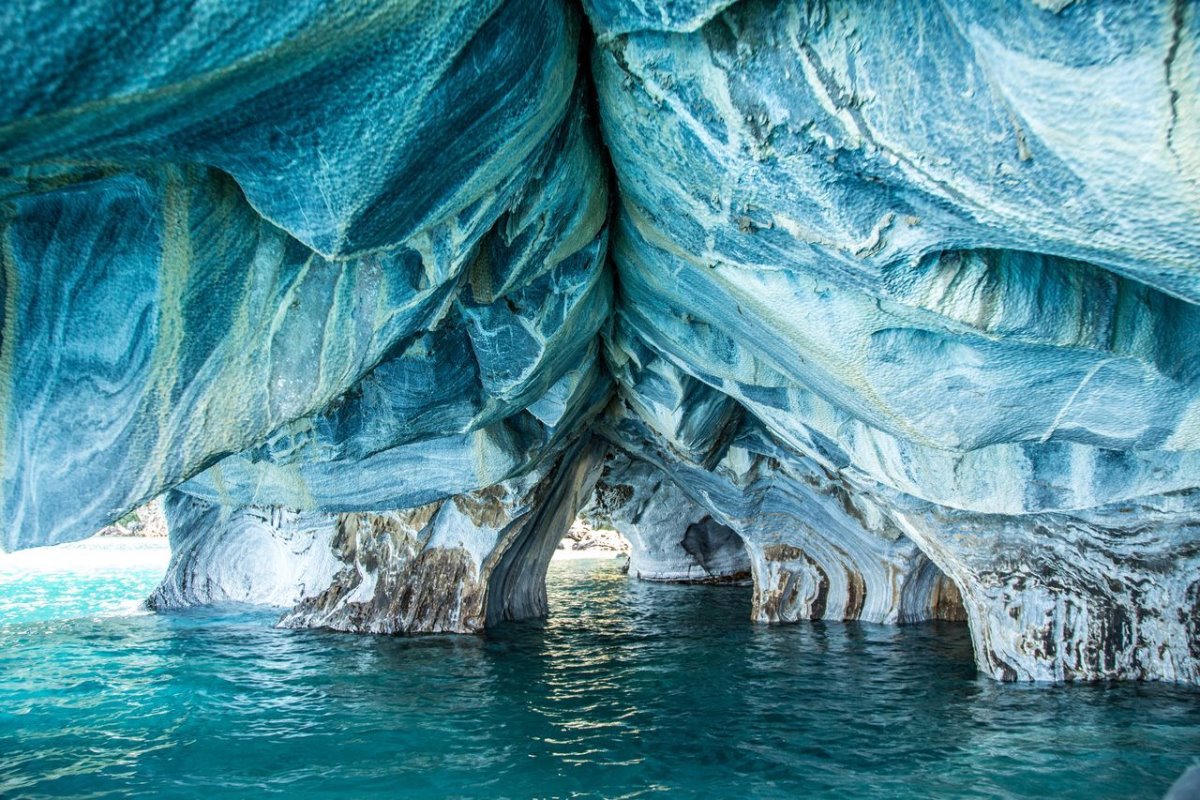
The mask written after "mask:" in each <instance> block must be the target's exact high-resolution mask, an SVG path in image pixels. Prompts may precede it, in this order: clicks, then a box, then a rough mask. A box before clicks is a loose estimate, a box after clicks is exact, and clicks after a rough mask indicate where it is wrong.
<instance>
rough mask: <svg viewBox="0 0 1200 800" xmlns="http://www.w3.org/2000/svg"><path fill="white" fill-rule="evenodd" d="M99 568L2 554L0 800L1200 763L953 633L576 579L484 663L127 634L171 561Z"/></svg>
mask: <svg viewBox="0 0 1200 800" xmlns="http://www.w3.org/2000/svg"><path fill="white" fill-rule="evenodd" d="M89 546H90V547H92V548H93V550H91V551H89V550H88V549H87V547H84V548H78V549H77V550H76V551H72V552H70V553H67V554H66V555H53V556H46V557H42V556H40V555H39V556H38V557H37V558H36V559H35V560H33V561H30V560H24V561H22V560H21V559H22V558H24V557H25V554H19V555H18V556H0V796H4V797H24V796H30V797H35V796H37V797H40V796H72V797H196V796H203V797H204V798H208V799H209V800H216V799H217V798H227V797H228V798H233V797H239V798H240V797H251V796H254V797H260V796H266V797H270V796H281V797H287V798H309V797H364V796H378V795H386V796H398V797H399V796H404V797H447V796H450V797H453V796H465V797H649V796H656V795H661V796H664V797H665V796H670V797H686V796H697V797H699V796H705V797H732V796H738V797H809V798H825V797H829V798H833V797H851V796H853V797H880V798H910V797H911V798H927V797H947V798H949V797H954V798H959V797H987V798H1018V797H1020V798H1024V797H1039V798H1041V797H1057V798H1087V799H1088V800H1094V798H1107V797H1112V798H1132V797H1148V798H1157V797H1161V795H1162V793H1163V792H1164V791H1165V789H1166V788H1167V786H1169V785H1170V783H1171V782H1172V781H1173V780H1174V779H1175V777H1176V776H1177V775H1178V774H1179V773H1181V772H1182V771H1183V770H1184V768H1186V767H1187V766H1189V765H1190V764H1192V763H1196V762H1197V761H1200V693H1197V692H1196V691H1192V690H1186V689H1181V688H1177V687H1171V686H1157V685H1122V686H1113V687H1092V686H1079V687H1070V688H1061V687H1059V688H1053V687H1037V688H1033V687H1027V686H1011V685H1009V686H1001V685H997V684H994V683H991V682H990V681H986V680H981V679H978V678H976V677H975V674H974V670H973V668H972V664H971V645H970V640H969V637H968V635H967V632H966V629H965V628H964V627H962V626H960V625H950V624H928V625H915V626H908V627H902V628H887V627H882V626H874V625H860V624H820V623H818V624H801V625H795V626H788V627H779V628H764V627H757V626H754V625H751V624H749V623H748V622H747V621H746V619H747V615H748V609H749V601H750V598H749V593H748V592H749V590H747V589H741V588H727V587H699V586H690V587H688V586H662V585H654V584H645V583H638V582H634V581H630V580H628V579H627V578H626V577H625V576H624V575H622V574H621V573H620V570H619V568H618V565H617V563H616V562H615V561H587V562H564V563H556V564H555V565H554V566H553V567H552V568H551V574H550V581H549V591H550V600H551V608H552V616H551V618H550V619H549V620H547V621H545V622H540V623H527V624H513V625H508V626H505V627H503V628H501V629H499V630H497V631H494V632H493V633H492V634H490V635H489V636H488V637H486V638H482V637H480V638H475V637H422V638H412V639H401V638H379V637H367V636H347V635H338V634H326V633H319V632H310V631H282V630H276V629H274V628H272V627H271V623H272V621H273V619H274V616H273V615H272V614H269V613H262V612H258V611H252V610H245V609H229V608H227V609H219V610H204V611H197V612H189V613H181V614H171V615H153V614H146V613H140V612H138V611H137V609H136V600H137V599H138V598H141V597H143V596H145V595H146V594H147V593H148V592H149V591H150V589H151V588H152V587H153V585H154V584H155V582H156V580H157V578H158V576H159V574H160V573H161V569H162V565H163V563H164V561H165V551H164V550H163V549H162V545H161V544H156V543H151V544H146V543H144V542H134V543H132V544H131V543H129V542H123V543H116V544H113V543H102V544H90V545H89ZM40 552H50V553H54V552H55V551H40ZM64 552H66V551H64ZM121 564H128V565H129V567H128V568H127V569H119V568H118V567H119V566H120V565H121Z"/></svg>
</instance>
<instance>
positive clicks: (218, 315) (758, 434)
mask: <svg viewBox="0 0 1200 800" xmlns="http://www.w3.org/2000/svg"><path fill="white" fill-rule="evenodd" d="M585 14H586V17H587V19H586V22H585V20H584V15H585ZM0 23H3V24H4V26H5V29H6V30H7V31H10V32H11V35H9V36H8V37H6V38H5V40H4V41H3V42H0V55H2V56H3V58H2V59H0V77H3V78H4V80H3V81H0V101H2V102H0V268H2V269H0V289H2V291H3V293H4V297H5V302H4V305H3V311H2V312H0V313H2V314H3V317H2V319H0V435H2V436H3V442H4V444H3V452H2V454H0V478H2V481H3V484H2V489H3V491H2V497H0V502H2V504H3V505H2V507H0V519H2V520H3V524H4V531H3V537H2V539H0V543H2V544H3V546H4V547H5V548H18V547H28V546H36V545H43V544H49V543H53V542H57V541H68V540H71V539H77V538H80V537H82V536H85V535H87V534H89V533H90V532H92V531H94V530H96V529H97V528H99V527H101V526H103V525H104V524H106V523H108V522H110V521H112V520H113V519H116V518H118V517H119V516H120V515H121V514H123V513H125V512H126V511H128V510H129V509H131V508H134V507H136V506H138V505H140V504H141V503H143V502H144V501H145V500H147V499H148V498H151V497H154V496H156V495H159V494H161V493H162V492H164V491H166V490H171V494H170V496H169V497H170V500H169V503H168V510H169V516H170V519H171V527H172V545H173V548H174V557H173V562H172V567H171V571H170V572H169V574H168V577H167V579H166V580H165V581H164V584H163V586H162V587H161V588H160V590H159V591H158V592H157V593H156V594H155V597H154V598H153V602H154V603H155V604H156V605H158V606H159V607H164V608H167V607H178V606H182V605H188V604H195V603H208V602H228V601H236V602H263V603H268V604H271V605H276V606H281V607H283V608H285V609H286V613H285V614H284V618H283V622H284V624H289V625H297V626H321V627H329V628H335V629H339V630H352V631H376V632H420V631H434V630H438V631H451V630H453V631H474V630H479V629H480V628H482V627H484V626H486V625H487V624H489V623H491V622H495V621H499V620H503V619H517V618H522V617H526V616H534V615H537V614H541V613H544V612H545V597H544V593H543V590H542V588H541V580H542V577H543V576H544V572H545V564H546V561H547V560H548V558H549V555H550V552H551V551H552V550H553V547H554V544H555V543H556V537H557V536H561V533H562V531H565V530H566V527H567V526H568V525H569V523H570V521H571V518H572V517H573V516H574V514H575V513H576V512H577V511H578V510H579V509H580V508H581V507H584V505H585V503H586V508H585V510H584V514H585V516H588V517H590V518H592V519H594V520H595V521H597V522H599V523H602V524H605V525H612V526H614V527H616V528H617V529H618V530H620V531H621V532H622V533H623V534H624V535H625V536H626V538H627V539H628V540H629V541H630V543H631V547H632V553H631V564H630V571H631V573H632V575H633V576H634V577H641V578H644V579H651V580H678V581H741V580H745V579H746V577H747V576H749V578H750V580H751V581H752V582H753V585H754V602H753V617H754V619H755V620H758V621H761V622H769V623H774V622H794V621H798V620H807V619H827V620H842V619H848V620H864V621H871V622H878V623H904V622H911V621H917V620H923V619H934V618H941V619H958V618H963V617H965V618H966V619H967V621H968V623H969V624H970V625H971V628H972V633H973V637H974V641H975V646H976V647H975V650H976V658H977V660H978V663H979V666H980V668H981V670H982V671H984V672H985V673H986V674H989V675H992V676H995V677H997V678H1000V679H1027V680H1072V679H1076V680H1084V679H1100V678H1144V679H1169V680H1181V681H1190V682H1200V643H1198V636H1200V633H1198V631H1197V623H1196V620H1197V619H1198V618H1200V607H1198V603H1200V570H1198V569H1197V567H1198V566H1200V564H1198V563H1197V559H1198V558H1200V556H1198V552H1200V535H1198V533H1200V509H1198V508H1197V505H1196V504H1197V498H1198V497H1200V270H1198V269H1197V266H1196V265H1197V254H1198V253H1200V105H1198V100H1197V98H1198V97H1200V91H1197V89H1198V86H1197V84H1198V83H1200V55H1198V49H1200V13H1198V12H1197V11H1196V9H1195V8H1193V7H1192V5H1191V4H1188V3H1178V2H1176V3H1172V2H1165V0H1164V1H1163V2H1152V1H1151V0H1147V2H1144V3H1132V4H1131V3H1125V2H1118V0H1080V1H1079V2H1074V3H1061V2H1035V1H1034V0H1002V1H1001V2H995V3H978V2H972V1H971V0H953V1H952V2H942V3H937V4H931V3H912V4H891V5H883V6H879V5H872V4H866V3H858V2H817V1H816V0H814V1H813V2H798V1H797V0H792V1H790V2H765V1H760V0H662V2H659V1H658V0H639V2H636V3H630V2H623V1H618V0H584V2H583V6H582V9H580V8H576V7H575V6H574V5H571V4H569V3H567V2H564V1H563V0H531V1H530V2H526V1H525V0H520V1H518V0H510V2H501V1H500V0H439V1H438V2H433V3H422V4H415V3H407V2H401V3H396V2H366V3H358V4H355V5H353V6H352V7H346V6H337V5H327V4H320V3H303V2H302V3H300V4H293V5H292V6H289V8H288V9H287V10H286V11H283V12H279V13H277V14H273V15H272V16H271V17H270V19H266V18H264V16H263V14H262V13H261V12H260V11H259V10H258V9H255V8H251V7H250V6H248V5H247V6H245V7H240V6H239V4H236V3H235V4H232V5H230V4H223V5H221V7H220V8H217V7H216V6H212V7H210V5H209V4H206V3H199V2H190V3H189V2H184V3H180V4H176V6H174V7H172V8H169V9H168V8H160V7H157V6H156V7H153V8H151V7H149V6H144V5H143V4H142V3H140V2H136V1H135V0H125V1H123V2H118V3H100V2H84V3H81V4H75V5H74V6H72V7H71V8H70V9H69V11H64V10H63V9H56V8H54V7H53V5H51V4H41V3H33V2H17V3H10V4H8V5H7V6H5V7H4V8H3V9H2V10H0ZM114 38H117V39H119V41H120V42H121V46H120V47H113V46H111V41H112V40H113V39H114ZM614 387H615V391H614ZM605 448H607V450H608V453H607V455H605V454H603V453H602V452H601V451H602V450H603V449H605ZM593 483H596V485H597V486H598V489H597V491H596V492H595V494H594V495H593V496H592V498H591V499H590V501H588V498H587V494H588V492H589V491H590V489H591V486H592V484H593Z"/></svg>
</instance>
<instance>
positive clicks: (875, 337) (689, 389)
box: [588, 0, 1200, 681]
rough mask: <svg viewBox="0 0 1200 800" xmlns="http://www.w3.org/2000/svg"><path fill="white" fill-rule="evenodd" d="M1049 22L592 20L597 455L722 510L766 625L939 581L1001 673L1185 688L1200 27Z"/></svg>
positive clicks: (1056, 18) (1042, 11)
mask: <svg viewBox="0 0 1200 800" xmlns="http://www.w3.org/2000/svg"><path fill="white" fill-rule="evenodd" d="M1057 5H1065V7H1063V8H1058V9H1057V10H1056V9H1053V8H1049V7H1045V8H1043V7H1040V6H1038V5H1036V4H1034V3H1017V2H1011V3H1001V4H991V5H988V4H979V3H968V2H961V3H945V4H938V5H937V6H927V5H924V4H915V5H892V6H882V7H876V6H871V7H869V8H868V7H867V6H866V5H864V4H854V3H764V2H753V0H744V1H743V2H737V3H720V2H712V3H703V2H696V3H678V4H676V3H661V4H659V3H644V4H638V9H637V11H636V12H635V11H631V10H629V9H628V8H627V7H626V6H625V4H617V3H609V2H605V1H604V0H595V2H590V3H589V4H588V8H589V9H590V11H591V13H592V16H593V25H594V27H595V29H596V31H597V34H598V36H599V39H600V44H599V46H598V47H597V48H596V49H595V51H594V57H593V69H594V79H595V82H596V86H597V91H598V95H599V99H600V107H601V109H602V124H603V129H604V135H605V141H606V143H607V145H608V147H609V152H610V155H611V158H612V161H613V165H614V168H615V170H616V174H617V177H618V185H619V188H620V207H619V210H618V211H617V217H616V220H615V221H614V240H613V261H614V265H615V267H616V269H617V272H618V275H619V285H620V287H621V303H620V305H619V308H618V312H617V320H616V324H615V327H614V334H613V336H612V337H611V341H610V347H609V354H610V360H611V362H612V363H613V365H614V373H615V375H616V376H617V378H618V380H619V381H620V383H621V386H622V393H623V395H624V396H625V397H626V400H627V403H628V406H629V408H630V409H631V410H632V412H633V417H635V418H636V419H640V420H641V422H640V423H637V422H636V419H635V421H634V423H630V422H628V421H626V422H623V423H620V424H618V425H617V426H615V430H616V433H615V435H613V434H612V433H611V432H610V436H611V438H613V439H614V441H617V442H619V443H620V444H621V446H623V447H626V448H627V449H629V451H630V452H631V453H633V454H635V456H638V457H647V458H657V460H658V463H660V465H661V466H662V467H663V469H665V470H666V471H667V472H668V473H669V474H671V475H672V476H673V477H674V478H675V480H676V481H677V482H678V483H679V484H680V485H686V486H688V487H690V488H689V491H690V492H691V493H692V494H695V495H697V496H701V497H705V498H707V499H708V502H709V503H710V505H712V506H713V508H714V512H716V511H717V510H718V509H724V510H725V511H724V513H725V515H726V519H725V520H723V521H726V522H727V523H729V524H732V526H733V527H734V528H735V529H737V530H739V532H740V533H741V534H742V535H743V537H744V538H745V540H746V546H747V549H748V551H749V552H750V553H751V555H752V561H753V564H754V571H755V585H756V601H755V615H756V616H757V617H758V618H760V619H794V618H816V617H827V618H828V617H834V618H841V617H848V618H852V617H858V618H862V619H878V620H887V621H892V620H899V619H914V618H920V617H922V616H924V615H932V616H936V615H938V612H935V611H934V609H935V608H943V609H944V610H943V612H941V613H945V614H947V615H953V613H955V611H954V610H952V608H951V607H956V606H957V603H956V602H955V600H956V599H957V598H955V597H954V596H953V595H952V594H951V593H950V592H943V591H941V589H940V587H942V586H945V584H946V581H947V580H952V581H953V582H954V583H955V584H957V588H958V589H960V590H961V595H962V601H963V605H964V607H965V611H966V613H967V615H968V616H969V620H970V623H971V625H972V629H973V631H974V634H975V642H976V651H977V658H978V660H979V663H980V666H981V668H982V669H983V670H985V671H986V672H988V673H989V674H992V675H995V676H996V677H1000V678H1010V679H1011V678H1023V679H1080V678H1083V679H1087V678H1105V677H1126V678H1129V677H1137V678H1166V679H1183V680H1193V681H1194V680H1195V675H1196V667H1197V661H1196V654H1197V652H1198V648H1197V646H1196V639H1195V623H1194V620H1195V618H1196V605H1195V602H1196V597H1197V594H1198V591H1200V584H1198V583H1197V581H1198V580H1200V574H1198V573H1197V571H1196V569H1195V565H1194V564H1195V562H1194V559H1195V551H1196V529H1195V527H1194V522H1195V520H1196V519H1197V518H1196V516H1195V515H1194V513H1193V511H1192V506H1193V504H1194V501H1192V500H1191V499H1190V498H1191V496H1192V493H1193V492H1194V490H1195V489H1196V487H1197V485H1200V460H1198V459H1200V451H1198V449H1197V448H1198V447H1200V438H1198V434H1200V426H1198V422H1200V417H1197V413H1198V412H1200V402H1198V401H1200V367H1198V366H1197V365H1198V364H1200V362H1198V361H1197V359H1196V355H1197V354H1200V316H1198V310H1197V307H1196V305H1195V303H1196V301H1197V300H1200V271H1197V269H1196V253H1197V252H1200V227H1197V221H1198V219H1197V218H1198V216H1200V128H1198V127H1197V126H1198V124H1200V116H1198V115H1197V106H1196V97H1197V96H1198V93H1197V91H1196V89H1197V81H1198V78H1200V75H1198V72H1197V60H1196V53H1197V46H1198V44H1197V42H1198V40H1200V37H1198V35H1197V34H1198V30H1200V15H1197V14H1196V13H1195V11H1194V10H1193V9H1191V8H1190V7H1185V6H1186V4H1184V5H1180V4H1169V3H1157V4H1152V3H1147V4H1134V5H1127V4H1116V3H1103V2H1087V3H1076V4H1057ZM731 405H732V406H736V410H731ZM739 413H740V414H741V415H742V417H743V418H747V419H748V418H753V420H754V423H753V426H751V425H749V424H748V423H746V422H742V423H740V427H738V428H736V430H737V431H738V432H737V434H736V435H735V436H734V439H733V444H726V443H725V442H727V441H728V438H729V437H728V436H725V437H722V436H721V435H719V434H716V433H714V430H715V429H716V428H717V427H720V420H732V419H734V418H735V417H737V416H738V414H739ZM689 415H690V416H691V417H692V418H693V420H695V421H691V422H690V421H689V420H688V419H687V417H688V416H689ZM639 424H640V425H641V427H643V428H646V429H649V435H641V434H631V433H630V431H631V430H634V429H636V428H637V427H638V425H639ZM731 424H732V423H731ZM751 428H752V429H753V433H752V436H753V442H754V444H753V445H752V446H746V445H745V444H744V442H745V441H746V437H747V436H748V435H750V434H749V431H750V430H751ZM696 430H704V431H707V432H708V433H709V434H710V438H708V439H702V438H698V437H697V436H696V435H695V431H696ZM725 430H726V431H728V430H731V428H730V427H728V426H726V427H725ZM722 448H725V449H722ZM664 454H665V455H664ZM764 458H769V459H770V463H768V464H757V463H756V460H758V459H764ZM721 478H724V480H725V482H727V483H728V484H729V485H731V486H734V487H736V488H737V490H738V491H736V492H732V493H731V492H729V491H727V490H725V489H724V488H723V487H720V488H718V487H717V486H715V485H714V484H715V482H716V481H717V480H718V479H721ZM710 487H712V488H710ZM747 497H753V498H756V499H755V500H754V505H753V506H752V508H753V511H752V512H751V513H749V514H746V515H744V516H743V518H742V519H741V521H740V522H739V520H738V516H739V514H738V511H739V509H741V508H743V507H744V506H743V505H742V504H744V503H745V501H746V498H747ZM758 498H765V499H762V500H760V499H758ZM839 498H840V500H839ZM784 509H787V511H784ZM780 513H786V514H787V515H788V516H787V519H788V522H787V523H786V524H783V525H779V526H777V527H779V528H780V529H782V530H784V531H785V533H784V534H782V535H779V536H777V537H773V536H772V534H771V532H770V529H769V528H770V522H769V519H770V518H771V517H772V515H775V514H780ZM930 560H932V562H933V563H929V561H930ZM889 576H890V577H889ZM904 576H909V578H910V579H912V580H915V584H914V589H915V587H916V586H918V585H919V586H921V587H922V588H921V590H920V591H919V592H916V591H914V592H912V593H908V592H906V590H905V589H904V588H903V584H904V580H905V579H904ZM864 587H865V600H864V599H862V596H863V594H864ZM889 587H891V592H890V596H888V588H889ZM934 587H938V588H934ZM881 591H882V592H883V593H884V596H883V597H880V592H881ZM906 597H910V598H913V599H915V600H916V602H915V603H913V604H912V606H910V607H909V608H906V607H905V606H906V599H905V598H906ZM916 607H921V610H917V609H916Z"/></svg>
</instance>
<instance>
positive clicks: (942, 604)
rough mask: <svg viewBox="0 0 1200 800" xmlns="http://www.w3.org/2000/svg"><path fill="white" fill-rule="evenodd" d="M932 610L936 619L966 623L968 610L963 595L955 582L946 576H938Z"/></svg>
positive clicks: (931, 602) (931, 604)
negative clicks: (964, 604)
mask: <svg viewBox="0 0 1200 800" xmlns="http://www.w3.org/2000/svg"><path fill="white" fill-rule="evenodd" d="M929 605H930V608H931V609H932V616H933V618H934V619H941V620H946V621H948V622H966V621H967V609H966V608H965V607H964V606H963V599H962V593H961V592H960V591H959V590H958V587H957V586H955V585H954V581H952V580H950V578H948V577H946V576H945V575H940V576H938V579H937V580H936V581H935V582H934V585H933V596H932V598H931V599H930V603H929Z"/></svg>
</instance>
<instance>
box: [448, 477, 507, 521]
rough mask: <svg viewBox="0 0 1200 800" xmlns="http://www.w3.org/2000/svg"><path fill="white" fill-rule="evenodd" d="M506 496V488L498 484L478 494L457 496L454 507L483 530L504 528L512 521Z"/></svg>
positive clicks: (470, 493) (471, 493)
mask: <svg viewBox="0 0 1200 800" xmlns="http://www.w3.org/2000/svg"><path fill="white" fill-rule="evenodd" d="M504 496H505V491H504V487H503V486H501V485H499V484H497V485H495V486H489V487H487V488H486V489H480V490H479V491H477V492H469V493H467V494H460V495H457V496H456V497H455V498H454V505H455V506H457V507H458V510H459V511H461V512H462V513H463V515H464V516H466V517H468V518H469V519H470V520H471V521H472V522H474V523H475V524H476V525H478V526H479V527H481V528H493V529H495V528H502V527H504V526H505V525H506V524H508V522H509V519H510V516H509V509H508V508H506V507H505V504H504Z"/></svg>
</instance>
